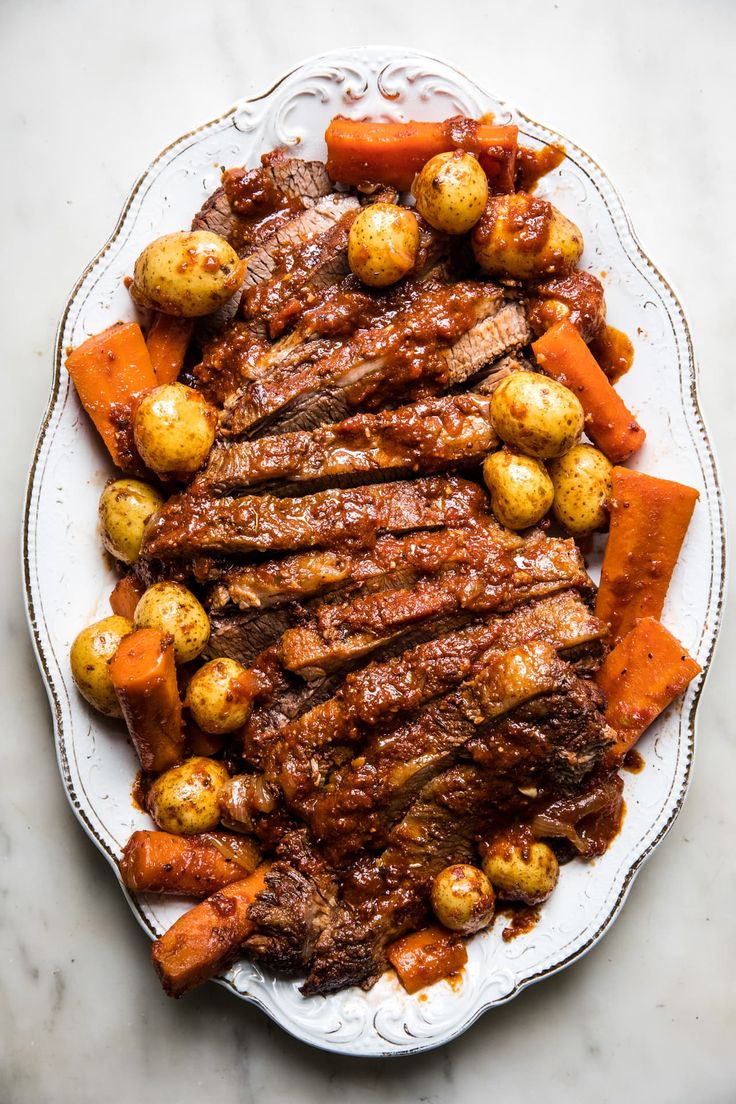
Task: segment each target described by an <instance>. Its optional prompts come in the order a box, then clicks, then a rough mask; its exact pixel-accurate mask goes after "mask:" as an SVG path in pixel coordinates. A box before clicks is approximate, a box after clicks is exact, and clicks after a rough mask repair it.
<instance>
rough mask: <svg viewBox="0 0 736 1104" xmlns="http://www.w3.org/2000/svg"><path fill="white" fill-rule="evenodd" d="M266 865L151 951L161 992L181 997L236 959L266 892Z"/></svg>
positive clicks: (186, 918) (182, 920)
mask: <svg viewBox="0 0 736 1104" xmlns="http://www.w3.org/2000/svg"><path fill="white" fill-rule="evenodd" d="M269 869H270V867H269V865H268V863H264V864H263V866H259V867H258V869H257V870H256V871H255V872H254V873H253V874H251V875H250V876H249V877H248V878H244V879H243V880H242V881H239V882H233V883H232V885H229V886H225V888H224V889H220V890H218V891H217V893H215V894H213V895H212V896H211V897H208V898H207V900H206V901H202V903H201V904H199V905H195V907H194V908H193V909H190V911H189V912H185V913H184V915H183V916H180V917H179V919H178V920H177V921H176V923H175V924H174V925H173V926H172V927H170V928H169V930H168V931H167V932H165V933H164V935H162V936H161V938H160V939H157V940H156V942H155V943H154V944H153V947H152V949H151V954H152V957H153V964H154V966H155V967H156V970H157V972H158V976H159V977H160V979H161V984H162V985H163V987H164V990H165V991H166V992H167V993H168V995H169V996H170V997H180V996H181V995H182V993H186V992H187V990H188V989H193V988H194V987H195V985H201V984H202V982H203V981H207V980H208V979H209V978H211V977H214V976H215V974H217V973H219V971H220V970H222V969H223V968H224V967H225V966H227V965H228V964H229V963H230V962H231V961H232V960H233V959H234V958H235V957H236V956H237V953H238V951H239V950H240V948H241V946H242V945H243V943H244V942H245V940H246V939H247V938H248V936H249V935H250V934H251V933H252V932H253V930H254V927H255V925H254V924H252V923H251V921H250V918H249V915H248V914H249V912H250V906H251V905H252V904H253V902H254V900H255V899H256V897H257V896H258V894H259V893H260V892H261V891H262V890H264V889H265V888H266V874H267V873H268V871H269Z"/></svg>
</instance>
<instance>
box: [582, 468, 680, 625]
mask: <svg viewBox="0 0 736 1104" xmlns="http://www.w3.org/2000/svg"><path fill="white" fill-rule="evenodd" d="M611 483H612V488H613V495H612V502H611V528H610V532H609V536H608V544H607V545H606V552H605V556H604V557H603V567H602V570H601V585H600V587H599V588H598V597H597V599H596V605H595V612H596V616H597V617H600V619H601V620H602V621H607V622H608V624H609V626H610V630H611V634H612V637H613V639H614V640H620V639H621V637H622V636H625V635H626V633H627V632H628V631H629V630H630V629H631V628H632V627H633V625H634V624H635V623H636V621H637V620H638V619H639V618H640V617H659V615H660V614H661V612H662V607H663V605H664V600H665V596H666V594H667V588H668V587H669V585H670V579H671V578H672V572H673V571H674V569H675V564H676V563H677V557H678V556H679V554H680V549H681V547H682V542H683V540H684V539H685V533H686V532H687V527H688V525H689V524H690V518H691V517H692V513H693V510H694V509H695V503H696V502H697V500H698V497H699V496H698V492H697V491H696V490H695V489H694V488H693V487H686V486H685V485H684V484H683V483H674V482H672V481H671V480H669V479H657V478H656V477H655V476H653V475H645V474H644V472H637V471H629V469H628V468H618V467H616V468H614V469H613V472H612V474H611Z"/></svg>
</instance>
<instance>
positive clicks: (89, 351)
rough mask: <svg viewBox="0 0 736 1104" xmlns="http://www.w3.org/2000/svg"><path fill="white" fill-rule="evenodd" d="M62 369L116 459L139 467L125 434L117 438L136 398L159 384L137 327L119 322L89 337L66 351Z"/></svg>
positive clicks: (122, 464)
mask: <svg viewBox="0 0 736 1104" xmlns="http://www.w3.org/2000/svg"><path fill="white" fill-rule="evenodd" d="M66 367H67V371H68V372H69V375H70V376H71V377H72V381H73V383H74V386H75V387H76V389H77V394H78V395H79V398H80V401H81V403H82V406H83V407H84V409H85V410H86V411H87V413H88V414H89V416H90V418H91V419H92V421H93V422H94V424H95V426H96V427H97V430H98V432H99V434H100V436H101V437H102V440H103V441H104V442H105V444H106V445H107V448H108V450H109V452H110V455H111V456H112V458H113V460H114V461H115V463H116V464H117V465H118V467H119V468H123V470H125V471H137V470H140V461H138V462H136V461H137V457H136V456H135V455H134V454H132V453H131V447H130V444H129V442H128V441H127V440H126V439H125V434H123V435H122V436H121V425H123V426H125V425H126V424H129V422H130V417H131V410H132V406H133V403H134V401H135V399H136V398H138V397H140V396H141V395H142V394H143V393H144V392H146V391H150V390H151V388H152V387H155V386H156V382H157V381H156V376H155V374H154V371H153V367H152V365H151V358H150V356H149V354H148V349H147V348H146V343H145V341H144V339H143V334H142V333H141V328H140V326H139V325H138V324H137V323H136V322H119V323H118V324H117V325H115V326H111V327H110V328H109V329H108V330H103V332H102V333H99V334H96V335H95V336H94V337H88V338H87V340H86V341H85V342H84V343H83V344H82V345H78V346H77V348H76V349H74V350H73V351H72V352H70V353H69V354H68V355H67V358H66ZM128 436H129V434H128Z"/></svg>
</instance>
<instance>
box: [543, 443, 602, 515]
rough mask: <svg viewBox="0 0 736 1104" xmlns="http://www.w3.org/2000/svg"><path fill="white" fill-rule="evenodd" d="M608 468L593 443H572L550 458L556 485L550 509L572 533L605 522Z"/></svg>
mask: <svg viewBox="0 0 736 1104" xmlns="http://www.w3.org/2000/svg"><path fill="white" fill-rule="evenodd" d="M611 470H612V465H611V462H610V460H609V459H608V458H607V457H606V456H604V455H603V453H602V452H601V451H600V450H599V449H597V448H594V447H593V445H584V444H578V445H573V447H572V448H571V449H569V451H568V452H566V453H565V454H564V455H563V456H559V457H558V458H557V459H556V460H550V463H549V473H550V475H551V476H552V483H553V484H554V488H555V498H554V502H553V503H552V512H553V514H554V515H555V517H556V518H557V520H558V521H559V523H560V525H562V526H563V527H564V528H565V529H567V531H568V533H570V534H571V535H572V536H573V537H582V536H585V535H586V534H587V533H592V532H593V531H594V530H596V529H604V528H605V526H606V525H607V523H608V509H609V506H610V502H611Z"/></svg>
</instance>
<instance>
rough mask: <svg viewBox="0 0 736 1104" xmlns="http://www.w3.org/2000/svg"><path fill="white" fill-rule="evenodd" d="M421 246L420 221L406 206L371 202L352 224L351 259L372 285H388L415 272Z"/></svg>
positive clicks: (350, 239) (349, 256)
mask: <svg viewBox="0 0 736 1104" xmlns="http://www.w3.org/2000/svg"><path fill="white" fill-rule="evenodd" d="M418 248H419V223H418V222H417V220H416V216H415V215H414V214H413V213H412V212H411V211H409V210H408V209H407V208H406V207H399V206H398V204H396V203H371V204H370V205H369V206H368V207H364V208H363V210H362V211H361V212H360V214H359V215H358V217H357V218H356V220H355V222H354V223H353V225H352V226H351V227H350V233H349V235H348V262H349V264H350V269H351V271H352V272H354V273H355V275H356V276H357V277H358V279H359V280H362V281H363V283H364V284H368V286H369V287H386V286H387V285H388V284H394V283H396V281H397V280H400V279H401V277H402V276H406V274H407V272H411V270H412V268H413V267H414V265H415V263H416V259H417V249H418Z"/></svg>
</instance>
